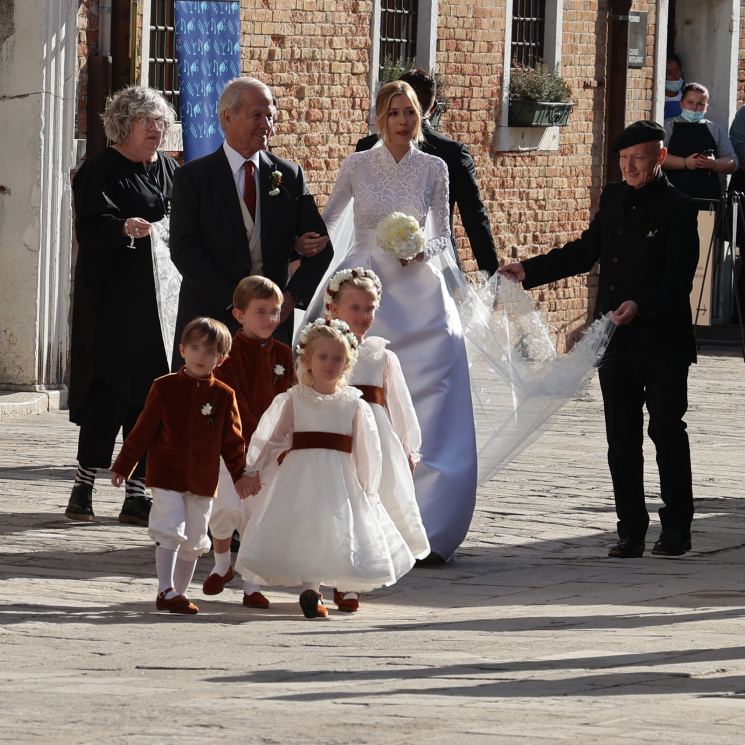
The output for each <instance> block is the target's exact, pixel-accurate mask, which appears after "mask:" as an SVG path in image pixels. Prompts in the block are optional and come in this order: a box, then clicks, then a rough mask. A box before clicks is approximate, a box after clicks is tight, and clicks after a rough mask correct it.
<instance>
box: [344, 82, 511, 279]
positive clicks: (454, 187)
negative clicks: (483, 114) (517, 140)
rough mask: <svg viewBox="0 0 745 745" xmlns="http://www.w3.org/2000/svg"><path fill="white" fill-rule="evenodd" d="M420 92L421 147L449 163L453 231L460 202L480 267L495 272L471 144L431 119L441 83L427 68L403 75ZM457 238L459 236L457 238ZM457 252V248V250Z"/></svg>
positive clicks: (362, 144) (364, 145)
mask: <svg viewBox="0 0 745 745" xmlns="http://www.w3.org/2000/svg"><path fill="white" fill-rule="evenodd" d="M400 79H401V80H404V81H406V82H407V83H408V84H409V85H410V86H411V87H412V88H413V89H414V92H415V93H416V97H417V98H418V99H419V105H420V106H421V107H422V115H423V117H424V118H423V120H422V133H423V134H424V142H423V143H422V144H421V146H420V147H421V149H422V151H423V152H425V153H429V154H430V155H436V156H437V157H438V158H441V159H442V160H444V161H445V164H446V165H447V167H448V181H449V186H450V235H451V236H454V233H453V211H454V209H455V205H456V203H457V205H458V211H459V212H460V219H461V222H462V223H463V227H464V229H465V231H466V235H467V236H468V241H469V243H470V244H471V251H472V252H473V256H474V258H475V259H476V263H477V264H478V267H479V269H483V270H485V271H487V272H489V274H490V275H491V274H493V273H494V272H495V271H496V270H497V267H498V266H499V260H498V259H497V249H496V247H495V245H494V239H493V238H492V234H491V228H490V226H489V218H488V217H487V215H486V210H485V209H484V203H483V202H482V201H481V195H480V193H479V187H478V184H477V183H476V167H475V165H474V162H473V158H472V157H471V153H469V152H468V148H467V147H466V146H465V145H464V144H463V143H462V142H457V141H456V140H451V139H450V138H449V137H445V135H443V134H440V133H439V132H437V131H436V130H435V129H434V127H433V126H432V125H431V124H430V122H429V118H428V117H429V115H430V114H431V113H432V111H433V110H434V108H435V106H436V105H437V104H436V100H435V98H436V94H437V86H436V83H435V79H434V78H433V77H432V76H431V75H430V74H429V73H427V72H425V71H424V70H419V69H416V70H409V71H408V72H405V73H404V74H403V75H401V78H400ZM377 141H378V135H377V134H371V135H369V136H367V137H363V138H362V139H361V140H359V142H358V143H357V147H356V150H357V152H359V151H361V150H369V149H370V148H372V147H373V146H374V145H375V143H376V142H377ZM453 240H455V239H454V238H453ZM456 256H457V252H456Z"/></svg>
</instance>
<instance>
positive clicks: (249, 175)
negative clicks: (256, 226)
mask: <svg viewBox="0 0 745 745" xmlns="http://www.w3.org/2000/svg"><path fill="white" fill-rule="evenodd" d="M243 165H244V166H245V168H246V181H245V184H244V186H243V201H244V202H245V203H246V207H248V211H249V212H250V213H251V219H252V220H255V219H256V182H255V181H254V170H255V168H256V166H254V164H253V162H252V161H250V160H247V161H246V162H245V163H244V164H243Z"/></svg>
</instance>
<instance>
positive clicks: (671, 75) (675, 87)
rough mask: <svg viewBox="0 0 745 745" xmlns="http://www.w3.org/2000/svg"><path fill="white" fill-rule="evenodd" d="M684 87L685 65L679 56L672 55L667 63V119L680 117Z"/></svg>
mask: <svg viewBox="0 0 745 745" xmlns="http://www.w3.org/2000/svg"><path fill="white" fill-rule="evenodd" d="M683 85H684V83H683V63H682V62H681V61H680V57H678V55H677V54H670V55H668V57H667V62H666V63H665V119H670V118H672V117H674V116H680V99H681V98H682V96H681V90H683Z"/></svg>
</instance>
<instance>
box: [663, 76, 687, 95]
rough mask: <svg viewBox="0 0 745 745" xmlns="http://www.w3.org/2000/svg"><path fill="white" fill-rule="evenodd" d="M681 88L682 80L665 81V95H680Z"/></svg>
mask: <svg viewBox="0 0 745 745" xmlns="http://www.w3.org/2000/svg"><path fill="white" fill-rule="evenodd" d="M682 87H683V78H681V79H680V80H666V81H665V92H666V93H680V89H681V88H682Z"/></svg>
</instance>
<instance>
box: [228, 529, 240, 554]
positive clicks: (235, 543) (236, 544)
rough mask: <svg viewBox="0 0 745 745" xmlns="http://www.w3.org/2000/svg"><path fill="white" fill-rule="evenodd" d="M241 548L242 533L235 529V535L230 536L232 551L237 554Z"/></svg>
mask: <svg viewBox="0 0 745 745" xmlns="http://www.w3.org/2000/svg"><path fill="white" fill-rule="evenodd" d="M240 548H241V534H240V533H239V532H238V531H237V530H234V531H233V535H232V536H231V537H230V551H231V553H234V554H237V553H238V551H240Z"/></svg>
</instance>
